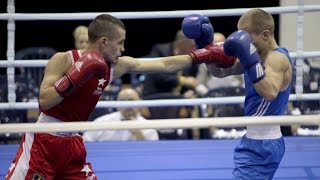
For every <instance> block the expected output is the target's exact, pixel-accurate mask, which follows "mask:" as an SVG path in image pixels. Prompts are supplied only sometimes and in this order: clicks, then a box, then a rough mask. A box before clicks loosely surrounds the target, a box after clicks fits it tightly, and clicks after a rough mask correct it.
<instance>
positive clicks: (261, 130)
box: [246, 125, 282, 139]
mask: <svg viewBox="0 0 320 180" xmlns="http://www.w3.org/2000/svg"><path fill="white" fill-rule="evenodd" d="M246 137H247V138H250V139H278V138H280V137H282V133H281V129H280V126H279V125H250V126H247V134H246Z"/></svg>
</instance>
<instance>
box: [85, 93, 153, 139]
mask: <svg viewBox="0 0 320 180" xmlns="http://www.w3.org/2000/svg"><path fill="white" fill-rule="evenodd" d="M118 100H119V101H137V100H140V97H139V94H138V93H137V92H136V91H135V90H134V89H129V88H128V89H123V90H121V91H120V92H119V94H118ZM115 121H147V120H146V119H145V118H144V117H142V116H141V115H140V112H139V108H119V109H118V111H116V112H113V113H110V114H106V115H103V116H101V117H98V118H97V119H95V120H94V122H115ZM158 139H159V137H158V133H157V131H156V130H154V129H132V130H105V131H87V132H85V133H84V134H83V140H84V141H91V142H93V141H128V140H158Z"/></svg>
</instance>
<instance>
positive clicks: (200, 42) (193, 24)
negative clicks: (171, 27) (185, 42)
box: [182, 14, 214, 49]
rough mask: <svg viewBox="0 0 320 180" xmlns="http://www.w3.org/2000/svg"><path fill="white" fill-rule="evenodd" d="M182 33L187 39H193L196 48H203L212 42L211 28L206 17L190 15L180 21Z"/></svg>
mask: <svg viewBox="0 0 320 180" xmlns="http://www.w3.org/2000/svg"><path fill="white" fill-rule="evenodd" d="M182 31H183V33H184V35H185V36H186V37H187V38H189V39H194V42H195V45H196V48H197V49H199V48H204V47H205V46H207V45H209V44H212V42H213V32H214V31H213V27H212V25H211V23H210V20H209V18H208V17H207V16H204V15H201V14H191V15H189V16H186V17H185V18H184V19H183V21H182Z"/></svg>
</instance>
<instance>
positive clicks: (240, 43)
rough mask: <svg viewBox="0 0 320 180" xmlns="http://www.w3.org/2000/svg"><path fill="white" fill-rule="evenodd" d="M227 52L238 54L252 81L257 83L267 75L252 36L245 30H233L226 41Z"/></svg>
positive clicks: (230, 54) (232, 54) (231, 54)
mask: <svg viewBox="0 0 320 180" xmlns="http://www.w3.org/2000/svg"><path fill="white" fill-rule="evenodd" d="M224 50H225V53H226V54H227V55H229V56H236V57H238V59H239V60H240V63H241V65H242V67H243V69H244V70H245V71H246V73H247V74H248V75H249V77H250V79H251V81H252V82H253V83H256V82H258V81H260V80H261V79H263V78H264V77H265V73H264V70H263V67H262V65H261V63H260V56H259V54H258V52H257V49H256V47H255V46H254V45H253V44H252V39H251V36H250V35H249V34H248V33H247V32H246V31H243V30H238V31H235V32H233V33H232V34H231V35H230V36H229V37H228V38H227V40H226V41H225V43H224Z"/></svg>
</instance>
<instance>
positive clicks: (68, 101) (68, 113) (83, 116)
mask: <svg viewBox="0 0 320 180" xmlns="http://www.w3.org/2000/svg"><path fill="white" fill-rule="evenodd" d="M68 52H69V53H70V54H71V59H72V60H73V62H72V64H74V63H75V62H77V61H78V59H79V58H80V57H81V53H80V51H78V50H71V51H68ZM107 65H108V73H107V75H106V76H105V78H103V79H97V78H96V77H95V76H93V77H92V78H91V79H90V80H89V81H88V82H87V83H85V84H84V86H82V87H81V88H79V89H78V90H77V91H75V92H74V93H73V94H71V95H70V96H68V97H65V98H64V99H63V101H62V102H60V103H59V104H57V105H56V106H54V107H52V108H50V109H48V110H43V109H41V107H40V111H41V112H43V113H44V114H46V115H48V116H51V117H54V118H57V119H60V120H62V121H65V122H75V121H87V120H88V118H89V116H90V114H91V112H92V111H93V109H94V108H95V106H96V105H97V102H98V101H99V98H100V95H101V93H102V92H103V90H104V88H105V87H106V86H107V85H108V84H109V83H110V82H111V79H112V73H113V72H112V70H113V69H112V67H111V64H110V63H107Z"/></svg>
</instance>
